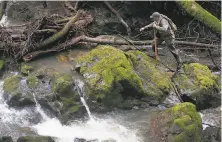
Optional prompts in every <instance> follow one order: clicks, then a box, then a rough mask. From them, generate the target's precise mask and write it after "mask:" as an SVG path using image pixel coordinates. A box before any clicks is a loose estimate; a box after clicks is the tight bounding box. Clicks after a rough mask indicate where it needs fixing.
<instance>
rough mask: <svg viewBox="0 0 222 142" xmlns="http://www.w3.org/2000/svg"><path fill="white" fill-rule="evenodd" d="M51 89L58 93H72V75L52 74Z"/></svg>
mask: <svg viewBox="0 0 222 142" xmlns="http://www.w3.org/2000/svg"><path fill="white" fill-rule="evenodd" d="M54 75H55V76H54V79H53V82H52V89H53V91H54V92H55V93H57V94H59V95H70V93H72V76H71V75H69V74H59V73H57V74H54Z"/></svg>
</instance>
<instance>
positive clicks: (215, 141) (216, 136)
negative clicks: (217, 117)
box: [201, 127, 221, 142]
mask: <svg viewBox="0 0 222 142" xmlns="http://www.w3.org/2000/svg"><path fill="white" fill-rule="evenodd" d="M201 138H202V139H201V142H221V128H217V127H207V128H206V129H205V130H203V132H202V137H201Z"/></svg>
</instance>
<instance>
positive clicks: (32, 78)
mask: <svg viewBox="0 0 222 142" xmlns="http://www.w3.org/2000/svg"><path fill="white" fill-rule="evenodd" d="M38 84H39V80H38V78H37V76H36V75H35V74H31V75H29V76H28V78H27V85H28V87H29V88H35V87H36V86H37V85H38Z"/></svg>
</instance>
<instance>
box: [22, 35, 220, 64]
mask: <svg viewBox="0 0 222 142" xmlns="http://www.w3.org/2000/svg"><path fill="white" fill-rule="evenodd" d="M80 42H84V43H97V44H111V45H130V43H132V44H133V47H134V46H135V45H137V47H138V46H139V47H138V48H139V49H140V48H141V47H143V46H145V45H151V44H152V43H153V41H152V40H147V41H133V40H128V41H126V40H124V39H122V38H120V37H116V36H107V35H102V36H98V37H95V38H92V37H87V36H85V35H83V36H79V37H74V38H72V39H71V40H70V41H69V42H66V43H63V44H60V45H59V46H57V47H55V48H53V49H49V50H46V51H35V52H31V53H28V54H26V55H25V56H23V60H24V61H31V60H33V59H34V58H36V57H37V56H39V55H42V54H46V53H50V52H60V51H62V50H66V49H70V48H72V47H73V46H74V45H77V44H78V43H80ZM175 43H176V44H182V45H194V46H204V47H205V46H208V47H220V45H211V44H202V43H192V42H184V41H175ZM133 47H132V46H131V48H132V49H133ZM145 47H146V46H145ZM126 50H127V49H126ZM134 50H135V48H134ZM141 50H142V49H141ZM143 50H144V49H143Z"/></svg>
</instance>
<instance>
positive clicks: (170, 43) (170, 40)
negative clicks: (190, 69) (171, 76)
mask: <svg viewBox="0 0 222 142" xmlns="http://www.w3.org/2000/svg"><path fill="white" fill-rule="evenodd" d="M164 40H165V42H166V45H167V47H168V48H169V50H170V52H171V53H172V54H173V56H174V58H175V59H176V62H177V70H179V69H180V68H181V66H182V64H181V62H182V61H181V59H180V57H179V51H178V49H176V48H175V44H174V41H175V39H174V38H166V39H164Z"/></svg>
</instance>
